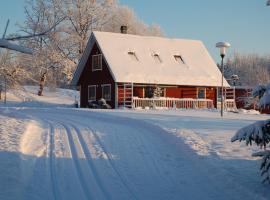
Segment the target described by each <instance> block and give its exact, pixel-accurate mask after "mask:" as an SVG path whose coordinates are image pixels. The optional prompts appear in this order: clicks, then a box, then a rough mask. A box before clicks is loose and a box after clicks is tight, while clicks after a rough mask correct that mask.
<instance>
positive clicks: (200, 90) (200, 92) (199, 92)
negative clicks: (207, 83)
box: [197, 88, 205, 99]
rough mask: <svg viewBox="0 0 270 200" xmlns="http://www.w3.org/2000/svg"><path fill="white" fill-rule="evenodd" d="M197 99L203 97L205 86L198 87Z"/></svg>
mask: <svg viewBox="0 0 270 200" xmlns="http://www.w3.org/2000/svg"><path fill="white" fill-rule="evenodd" d="M197 98H198V99H205V88H198V94H197Z"/></svg>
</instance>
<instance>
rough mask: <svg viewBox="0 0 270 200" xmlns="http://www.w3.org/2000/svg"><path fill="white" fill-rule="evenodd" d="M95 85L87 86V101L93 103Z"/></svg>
mask: <svg viewBox="0 0 270 200" xmlns="http://www.w3.org/2000/svg"><path fill="white" fill-rule="evenodd" d="M96 87H97V86H96V85H89V86H88V100H90V101H95V100H96Z"/></svg>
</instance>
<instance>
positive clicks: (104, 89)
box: [101, 84, 111, 101]
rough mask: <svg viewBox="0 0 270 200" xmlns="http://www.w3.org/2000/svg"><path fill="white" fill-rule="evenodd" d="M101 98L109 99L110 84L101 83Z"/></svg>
mask: <svg viewBox="0 0 270 200" xmlns="http://www.w3.org/2000/svg"><path fill="white" fill-rule="evenodd" d="M101 87H102V98H103V99H105V100H106V101H111V85H110V84H106V85H102V86H101Z"/></svg>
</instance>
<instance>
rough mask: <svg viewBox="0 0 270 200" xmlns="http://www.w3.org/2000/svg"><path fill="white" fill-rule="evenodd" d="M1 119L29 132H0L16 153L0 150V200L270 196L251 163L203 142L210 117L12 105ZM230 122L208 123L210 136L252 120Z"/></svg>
mask: <svg viewBox="0 0 270 200" xmlns="http://www.w3.org/2000/svg"><path fill="white" fill-rule="evenodd" d="M0 114H1V113H0ZM1 115H2V116H5V119H8V120H14V117H15V119H16V120H21V121H22V123H23V122H25V125H26V128H25V131H24V132H23V134H22V136H21V137H20V136H17V137H15V136H16V133H14V134H13V135H11V134H10V135H9V134H7V133H5V132H4V131H3V133H1V134H5V135H6V137H4V139H3V141H5V140H6V142H7V143H12V141H13V143H15V146H16V142H17V146H19V148H18V149H16V148H15V147H14V149H13V150H11V151H8V150H5V148H4V147H3V148H2V149H1V152H0V160H1V161H0V167H1V170H2V171H1V172H0V199H65V200H66V199H82V200H83V199H269V197H270V192H268V189H269V187H267V186H264V185H261V184H260V180H259V177H258V174H257V173H256V172H257V171H258V169H257V167H258V163H257V162H256V161H252V160H243V159H240V158H237V159H232V158H230V159H229V158H227V159H226V158H222V157H219V156H218V155H217V154H218V152H219V151H217V149H218V147H219V148H223V149H224V151H225V152H226V150H228V148H229V147H228V146H226V145H223V147H220V146H219V145H221V144H219V142H218V141H217V144H216V146H217V147H216V146H215V145H211V144H210V143H209V144H208V143H207V142H205V143H204V141H206V139H211V137H210V136H209V134H208V136H207V137H203V135H204V131H203V130H207V131H205V134H206V135H207V133H211V122H210V121H209V120H210V118H211V117H210V118H207V117H204V118H202V117H200V116H197V117H192V116H191V117H188V116H174V115H173V116H170V115H162V114H159V113H156V114H155V113H154V114H153V113H150V114H144V113H143V114H141V113H139V112H137V113H136V112H125V111H119V112H117V111H116V112H113V111H109V112H108V111H89V110H75V109H74V110H73V109H60V108H58V109H57V108H43V109H42V108H23V109H18V108H17V109H12V108H10V109H9V111H7V112H4V113H2V114H1ZM206 118H207V119H206ZM203 119H204V120H203ZM202 120H203V121H204V122H203V123H202V122H200V121H202ZM26 121H27V123H26ZM213 121H215V120H214V119H213ZM234 121H235V120H234V119H224V122H223V123H217V122H216V123H214V122H212V123H213V126H215V127H214V128H213V130H212V131H214V130H216V131H219V130H218V129H219V128H220V127H224V123H225V124H226V123H227V125H229V128H228V129H229V130H230V129H231V131H233V130H235V129H237V128H238V126H242V125H243V124H245V123H248V122H249V121H241V122H240V123H239V122H238V123H237V122H235V123H233V122H234ZM250 121H252V119H251V120H250ZM189 123H190V125H188V124H189ZM193 125H194V127H193ZM6 127H8V125H6ZM17 127H18V126H17ZM10 130H12V127H10ZM183 130H184V131H183ZM194 131H201V132H202V134H201V135H200V134H198V135H196V134H195V132H194ZM18 132H20V130H19V131H18ZM223 132H224V130H223ZM188 133H190V134H188ZM210 135H211V134H210ZM189 136H190V138H189ZM196 137H199V139H198V138H196ZM11 140H12V141H11ZM228 140H229V138H228ZM210 141H211V140H210ZM4 144H5V142H3V144H2V146H4ZM196 147H197V149H196ZM204 151H206V153H205V154H204V153H203V152H204ZM201 153H202V154H201ZM227 153H228V152H227ZM236 153H237V152H236ZM225 154H226V153H225ZM221 155H223V154H221ZM226 155H227V154H226ZM13 165H15V166H13Z"/></svg>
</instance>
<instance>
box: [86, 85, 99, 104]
mask: <svg viewBox="0 0 270 200" xmlns="http://www.w3.org/2000/svg"><path fill="white" fill-rule="evenodd" d="M90 87H91V88H95V98H92V99H90V98H89V88H90ZM87 89H88V90H87V97H88V101H96V100H97V85H88V88H87Z"/></svg>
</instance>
